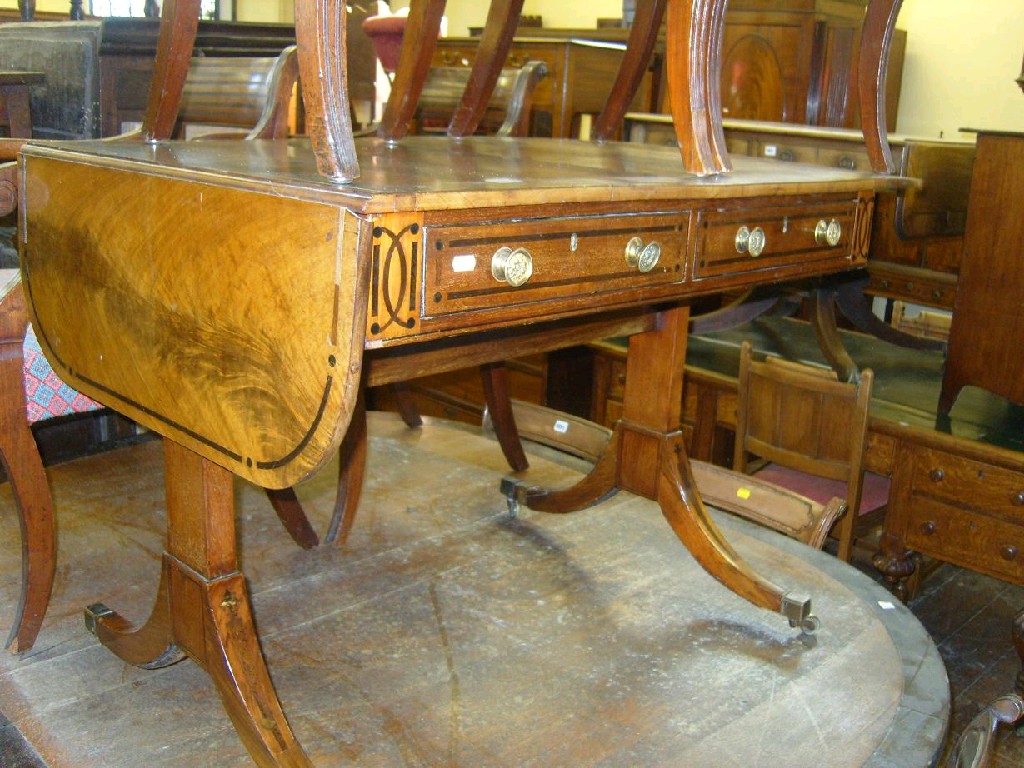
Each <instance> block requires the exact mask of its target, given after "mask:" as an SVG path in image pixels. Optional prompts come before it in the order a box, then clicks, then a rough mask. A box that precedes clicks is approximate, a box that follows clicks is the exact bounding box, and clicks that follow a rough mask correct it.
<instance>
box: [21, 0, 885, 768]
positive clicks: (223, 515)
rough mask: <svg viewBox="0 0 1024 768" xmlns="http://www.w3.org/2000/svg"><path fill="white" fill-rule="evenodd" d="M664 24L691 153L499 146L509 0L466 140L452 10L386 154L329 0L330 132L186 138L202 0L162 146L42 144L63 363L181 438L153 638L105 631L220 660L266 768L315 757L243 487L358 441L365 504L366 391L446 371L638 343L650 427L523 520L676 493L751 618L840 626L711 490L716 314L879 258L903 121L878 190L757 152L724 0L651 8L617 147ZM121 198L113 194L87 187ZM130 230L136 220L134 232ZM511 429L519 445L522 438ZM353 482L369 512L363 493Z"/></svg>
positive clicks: (641, 398)
mask: <svg viewBox="0 0 1024 768" xmlns="http://www.w3.org/2000/svg"><path fill="white" fill-rule="evenodd" d="M666 5H667V14H668V29H669V30H670V33H669V35H668V39H667V46H666V58H667V76H668V82H669V86H670V87H672V88H673V89H674V92H675V93H677V94H678V97H677V98H674V99H673V110H674V117H675V128H676V131H677V135H678V137H679V139H680V145H681V147H682V148H683V149H682V151H681V152H680V151H678V150H675V149H671V148H654V147H637V146H632V145H627V144H616V143H604V144H598V143H586V142H552V141H550V140H546V139H509V138H497V137H479V138H478V137H472V136H471V135H470V134H471V133H472V129H473V128H474V127H475V124H476V122H477V121H478V119H479V115H480V113H481V112H482V110H483V108H484V107H485V106H486V104H487V101H488V98H489V91H490V89H491V87H493V84H494V82H495V81H496V79H497V77H498V75H499V73H500V70H501V66H502V64H503V63H504V61H505V59H506V56H507V54H508V50H509V47H510V45H511V42H512V30H513V29H514V21H515V18H516V17H517V16H518V14H519V11H520V10H521V3H519V2H516V1H515V0H505V1H503V2H502V1H498V2H495V3H493V4H492V7H491V10H490V13H489V15H488V24H487V28H486V29H485V31H484V35H483V42H482V45H481V50H480V52H479V53H478V55H477V58H476V61H475V65H474V67H475V71H474V75H473V77H472V78H471V79H470V81H469V83H470V84H469V86H468V87H467V90H466V92H465V94H464V97H463V102H462V104H461V109H460V110H459V112H458V115H457V118H456V119H455V120H453V123H452V126H451V127H450V128H449V135H450V136H451V138H447V139H438V138H434V137H415V136H414V137H403V133H404V131H405V128H406V127H407V126H408V124H409V119H410V117H411V115H412V113H413V111H414V109H415V106H416V101H417V97H418V95H419V93H420V91H421V89H422V87H423V83H424V81H425V79H426V73H427V71H428V69H429V66H428V64H429V62H430V60H431V58H432V56H433V53H434V46H435V44H436V40H437V34H436V31H437V28H438V25H439V24H440V19H441V15H442V13H443V9H444V2H441V1H438V0H430V1H427V2H422V3H417V4H414V6H413V9H412V13H411V15H410V21H409V26H408V27H407V30H406V36H407V45H406V46H405V47H404V48H403V52H402V56H401V58H400V61H399V65H398V69H397V71H396V75H395V89H396V91H397V93H399V94H400V97H399V98H396V99H393V100H391V101H389V104H388V110H387V111H386V112H385V115H384V119H383V121H382V124H381V127H380V129H379V131H378V136H377V137H368V138H365V139H360V140H358V141H355V140H353V135H352V126H351V113H350V110H349V108H348V107H349V104H348V99H347V94H346V92H345V89H344V71H345V70H344V60H345V48H344V39H345V38H344V29H345V25H344V23H343V18H342V17H341V15H340V14H343V13H344V9H343V7H339V6H338V5H337V4H323V5H321V4H320V3H318V2H315V1H313V2H308V3H306V2H300V3H299V5H298V7H297V9H296V19H297V25H296V33H297V38H298V56H299V66H300V71H301V82H302V87H303V93H304V100H305V106H306V114H307V123H306V124H307V126H308V128H309V131H310V139H309V141H308V142H305V141H294V140H288V141H283V140H272V141H265V142H177V141H171V140H170V138H169V137H170V136H171V135H172V132H173V128H174V124H175V122H176V118H177V111H178V100H179V98H180V95H181V91H182V86H183V81H184V70H185V68H184V67H182V66H180V63H181V61H180V58H179V57H181V56H182V55H183V53H182V52H183V51H188V50H190V48H191V44H192V41H193V39H194V36H195V30H196V26H197V24H196V17H197V15H198V14H197V10H198V8H197V6H198V3H194V2H181V3H177V4H175V7H174V11H175V13H174V14H173V16H172V15H168V17H165V18H164V19H163V20H162V25H161V37H160V40H159V45H158V55H157V58H156V62H157V71H156V75H155V77H154V87H153V88H152V90H151V92H150V93H151V97H150V100H149V101H148V102H147V108H146V111H145V116H144V120H143V128H142V138H144V139H145V140H146V141H90V142H74V143H67V144H64V145H49V146H44V145H33V144H28V145H26V146H24V147H23V148H22V154H21V171H22V176H23V181H24V184H23V186H22V190H23V191H22V199H21V201H20V204H21V206H22V207H23V208H22V215H23V217H24V221H25V229H24V235H23V237H24V243H25V246H24V249H23V254H22V255H23V258H24V266H23V273H24V276H25V280H26V282H25V286H26V291H27V295H28V297H29V299H30V303H31V306H32V313H33V323H34V325H35V327H36V329H37V333H38V336H39V338H40V341H41V343H42V345H43V347H44V349H45V351H46V353H47V356H48V357H49V359H50V360H51V362H53V364H54V367H55V369H56V370H57V371H58V372H59V373H60V375H61V376H62V377H66V378H68V379H69V381H70V382H71V383H72V384H74V385H75V386H76V387H80V388H81V389H82V390H83V391H84V392H86V393H87V394H90V395H95V396H97V397H99V398H101V400H103V401H104V402H106V403H109V404H110V405H112V406H113V407H116V408H117V409H118V410H123V411H124V412H125V413H126V414H127V415H129V416H130V417H132V418H134V419H137V420H139V421H140V422H141V423H143V424H145V425H146V426H147V427H149V428H151V429H154V430H155V431H157V432H159V433H160V434H162V435H164V437H165V438H166V439H165V444H166V448H165V462H166V483H167V488H168V510H167V513H168V529H167V530H168V538H167V543H166V550H165V553H164V557H163V568H162V575H161V586H160V588H159V592H158V597H157V600H156V603H155V605H154V608H153V613H152V614H151V617H150V619H149V620H148V621H147V622H146V623H145V624H144V625H142V626H141V627H138V628H136V627H133V626H132V625H131V624H130V623H129V622H128V621H127V620H126V619H125V618H124V617H122V616H121V615H119V614H117V613H116V612H114V611H111V610H110V609H108V608H106V607H105V606H103V605H102V604H96V605H93V606H91V607H90V608H89V610H88V613H87V621H88V623H89V626H90V628H91V629H92V630H93V631H94V632H95V633H96V635H97V637H98V638H99V639H100V640H101V642H103V644H104V645H106V646H107V647H108V648H110V649H111V650H112V651H114V652H115V653H116V654H117V655H119V656H120V657H121V658H123V659H125V660H127V661H130V662H132V663H136V664H139V665H143V666H147V667H153V666H161V665H164V664H167V663H171V662H173V661H175V660H178V659H180V658H181V657H182V656H183V655H187V656H188V657H190V658H191V659H193V660H194V661H195V662H197V663H198V664H199V665H200V666H201V667H202V668H203V669H205V670H206V671H207V672H208V673H209V674H210V677H211V680H212V682H213V683H214V685H215V686H216V688H217V690H218V692H219V694H220V695H221V698H222V701H223V703H224V705H225V708H226V709H227V711H228V713H229V715H230V716H231V719H232V721H233V723H234V725H235V727H236V729H237V731H238V733H239V736H240V738H241V739H242V741H243V743H244V744H245V745H246V748H247V749H248V750H249V752H250V754H251V755H252V757H253V758H254V759H255V760H256V761H257V762H258V763H260V764H265V765H306V764H309V759H308V757H307V756H306V754H305V753H304V751H303V749H302V747H301V746H300V745H299V743H298V741H297V740H296V739H295V737H294V734H293V733H292V730H291V727H290V726H289V723H288V720H287V718H286V715H285V712H284V709H283V708H282V706H281V703H280V701H279V700H278V697H277V694H276V692H275V689H274V686H273V683H272V682H271V679H270V676H269V674H268V671H267V668H266V663H265V660H264V658H263V655H262V653H261V651H260V647H259V639H258V636H257V633H256V630H255V627H254V625H253V622H252V612H251V606H250V600H249V593H248V587H247V584H246V578H245V575H244V574H243V572H242V571H241V569H240V565H239V561H238V552H237V543H236V539H235V535H234V506H233V504H234V497H233V493H232V484H233V480H234V478H235V477H240V478H243V479H246V480H249V481H251V482H254V483H257V484H258V485H261V486H264V487H276V488H283V487H287V486H291V485H292V484H294V483H296V482H298V481H300V480H302V479H304V478H306V477H308V476H309V475H311V474H313V473H314V472H316V471H317V470H318V469H319V468H321V467H322V466H323V465H324V464H325V462H326V461H327V460H328V459H329V458H330V457H331V456H332V455H333V454H334V453H335V452H336V451H337V450H338V449H339V447H340V448H341V449H342V451H343V453H342V462H341V463H342V466H343V471H347V472H348V475H347V477H348V479H349V480H350V481H353V482H352V486H358V484H359V480H361V478H362V475H363V472H364V470H365V469H367V468H366V467H364V466H363V464H364V462H365V456H366V453H365V435H366V431H365V430H366V420H365V411H364V409H363V405H362V402H363V401H362V392H363V388H364V387H365V386H368V385H374V384H384V383H390V382H394V381H402V380H405V379H408V378H409V377H410V376H413V375H416V374H417V373H420V372H432V371H443V370H446V369H451V368H454V367H464V366H466V365H479V364H493V363H494V362H496V361H500V360H502V359H504V358H506V357H510V356H513V355H514V354H518V353H522V352H543V351H546V350H549V349H556V348H559V347H562V346H569V345H572V344H578V343H581V342H584V341H589V340H593V339H599V338H605V337H608V336H615V335H626V336H630V337H631V338H630V342H629V344H630V355H629V359H628V362H627V366H628V368H629V371H628V376H627V386H626V391H625V396H624V405H623V419H622V420H621V421H620V422H619V423H618V424H617V425H616V427H615V429H614V430H613V434H612V437H611V442H610V445H609V448H608V449H607V450H606V451H605V452H604V454H603V455H602V457H601V459H600V460H599V461H598V463H597V464H596V466H595V467H594V469H593V471H592V472H591V473H590V474H589V475H587V476H586V477H585V478H584V479H583V480H581V481H580V482H579V483H578V484H576V485H575V486H573V487H571V488H568V489H563V490H557V491H552V490H545V489H540V488H533V487H529V486H525V485H523V484H520V483H511V484H509V485H508V487H507V493H508V498H509V501H510V503H514V504H518V505H522V504H526V505H529V506H530V507H532V508H534V509H537V510H540V511H552V512H568V511H571V510H575V509H579V508H582V507H584V506H587V505H589V504H590V503H592V502H595V501H597V500H598V499H600V498H602V497H603V496H605V495H606V494H607V493H609V492H611V491H613V490H615V489H623V490H627V491H630V492H632V493H634V494H637V495H640V496H643V497H645V498H648V499H651V500H653V501H655V502H657V504H658V506H659V507H660V509H661V511H662V513H663V514H664V516H665V517H666V518H667V520H668V522H669V523H670V525H671V527H672V530H673V531H674V533H675V534H676V535H677V537H678V538H679V539H680V540H681V541H682V543H683V544H684V545H685V546H686V547H687V549H688V550H689V551H690V552H691V553H692V554H693V556H694V557H695V559H696V560H697V561H698V562H699V563H700V564H701V565H702V566H703V567H704V568H705V569H706V570H708V571H709V572H710V573H712V574H713V575H714V576H715V577H716V578H718V579H719V580H720V581H721V582H722V583H723V584H724V585H725V586H727V587H728V588H729V589H731V590H732V591H734V592H736V593H737V599H741V598H742V599H746V600H747V601H749V602H750V603H752V604H753V605H756V606H758V607H761V608H766V609H769V610H771V611H774V612H778V613H781V614H782V615H783V616H784V618H785V619H786V620H787V621H788V622H789V624H790V626H791V627H800V628H805V629H813V627H814V625H815V622H814V620H813V616H812V614H811V604H810V599H809V598H808V597H807V596H805V595H801V594H794V593H792V592H790V591H789V590H787V589H785V588H783V587H781V586H779V585H777V584H775V583H773V582H772V581H771V580H769V579H766V578H765V577H764V576H763V575H761V574H759V573H758V572H757V571H756V570H755V569H754V568H752V567H751V566H750V565H749V564H748V563H746V562H745V561H744V560H743V558H741V557H740V556H739V555H738V554H737V553H736V551H735V550H734V549H733V548H732V547H731V545H730V544H729V542H728V541H727V540H726V539H725V537H723V536H722V534H721V532H720V531H719V530H718V529H717V527H716V525H715V524H714V522H713V520H712V519H711V518H710V517H709V515H708V514H707V510H706V509H705V508H704V506H703V503H702V501H701V499H700V494H699V491H698V490H697V489H696V487H695V485H694V482H693V478H692V475H691V473H690V469H689V462H688V459H687V457H686V452H685V447H684V443H683V437H682V433H681V430H680V415H681V414H680V403H681V398H682V383H683V375H682V371H683V365H684V362H685V355H686V337H687V328H688V320H689V303H690V302H691V301H692V299H693V298H694V297H696V296H700V295H706V294H712V293H716V292H719V291H722V290H725V289H733V288H742V287H746V286H752V285H757V284H760V283H763V282H770V281H776V280H784V279H791V278H797V277H805V276H812V275H820V274H826V273H830V272H836V271H843V270H848V269H851V268H853V267H855V266H857V265H860V264H862V263H863V262H864V259H865V250H866V245H867V242H868V240H869V237H870V229H871V217H870V215H869V214H870V210H871V206H872V204H873V201H874V199H875V197H876V195H878V194H880V193H888V192H892V191H894V190H895V189H896V188H898V187H899V186H900V185H901V184H902V183H903V182H901V181H900V180H899V179H898V177H895V176H893V175H891V173H890V172H891V170H892V163H891V158H890V157H888V156H887V148H886V146H885V142H884V133H885V128H884V122H883V121H879V120H877V119H874V120H871V121H867V120H865V125H866V131H865V132H866V136H867V141H868V147H869V155H870V157H871V164H872V171H871V172H856V171H846V170H842V169H840V170H834V169H826V168H821V167H819V166H792V167H782V166H780V165H778V164H774V163H764V162H761V161H757V160H751V159H744V158H736V159H734V160H733V161H730V158H729V157H728V152H727V149H726V147H725V144H724V136H723V134H722V131H721V125H720V117H719V109H718V106H719V93H718V85H717V77H716V73H717V66H718V63H719V51H718V48H717V44H718V41H719V40H720V39H721V34H720V33H721V23H722V18H723V12H724V2H716V3H710V4H692V3H688V2H685V0H670V2H668V3H664V4H663V3H660V2H652V3H649V4H646V5H645V6H643V7H642V8H641V9H638V20H637V22H636V24H635V26H634V30H633V32H632V33H631V39H630V46H629V49H628V50H627V53H626V55H625V56H624V57H623V60H622V62H623V63H622V66H621V67H620V69H619V71H618V73H617V76H616V79H615V82H614V83H613V86H612V94H613V98H612V99H610V101H609V102H608V104H607V105H606V107H605V110H604V111H603V113H602V114H601V115H599V117H598V120H597V122H596V125H597V127H598V132H599V133H601V132H602V131H603V127H604V126H606V125H607V126H611V125H615V124H617V123H618V122H619V120H621V116H622V115H623V114H624V112H625V111H626V109H627V108H628V105H629V103H630V101H631V99H632V96H633V94H634V92H635V90H636V88H637V87H638V85H639V83H640V82H641V80H642V78H643V73H644V72H645V71H646V68H647V65H648V61H649V59H650V55H651V53H652V51H653V49H654V45H655V42H656V32H657V29H658V28H659V26H660V23H661V16H662V14H663V13H665V12H666ZM896 6H897V3H895V2H888V1H887V0H878V1H877V2H874V3H872V4H871V6H870V7H869V9H868V14H867V19H866V22H865V25H864V32H863V38H862V43H863V44H862V46H861V52H860V56H859V61H860V65H861V66H860V69H859V91H860V95H861V98H862V105H861V112H862V114H871V115H874V116H876V117H877V116H878V115H881V114H883V112H884V108H883V104H884V97H883V94H882V92H881V89H880V87H879V85H880V83H882V82H884V71H885V61H886V58H887V56H886V54H887V51H888V46H889V43H890V41H891V39H892V31H893V22H894V19H895V8H896ZM640 11H642V13H641V12H640ZM176 61H177V65H176V64H175V62H176ZM708 104H710V105H711V106H712V108H711V109H708V108H706V107H707V105H708ZM94 189H102V190H103V194H102V195H91V196H90V195H86V194H84V192H85V190H94ZM780 217H785V218H788V219H792V220H794V221H795V220H800V221H809V222H811V223H812V224H813V223H814V222H817V221H826V222H835V224H834V226H833V228H832V229H833V231H834V234H835V237H832V238H830V239H829V240H830V242H817V241H816V240H815V238H814V237H813V235H812V234H809V233H808V231H805V228H803V227H801V228H796V227H794V228H791V229H788V230H787V231H785V232H784V233H783V235H784V236H783V237H782V238H780V240H779V241H778V242H779V244H780V246H781V249H780V251H779V252H778V253H773V254H772V255H771V257H770V258H767V259H762V260H760V261H758V260H757V259H756V258H755V256H756V254H754V253H752V251H753V250H755V248H753V247H750V248H749V250H750V251H751V253H750V255H749V256H748V257H747V258H743V259H736V257H735V256H734V253H735V248H734V242H735V241H736V239H737V236H738V235H740V236H742V235H743V234H744V233H746V235H747V237H748V239H747V242H748V244H753V243H756V242H757V232H758V231H759V230H760V229H761V227H762V225H764V226H774V224H772V223H771V222H774V221H775V220H776V219H779V218H780ZM123 221H130V222H131V223H132V226H131V227H118V226H111V225H112V224H116V223H118V222H123ZM183 222H184V223H187V228H188V237H187V238H183V237H181V236H180V234H179V233H180V232H181V229H182V223H183ZM813 229H814V227H813V226H812V227H811V230H813ZM196 243H202V244H203V245H202V247H200V248H197V247H196V245H195V244H196ZM282 244H287V246H288V249H287V256H288V258H282V247H281V246H282ZM70 296H74V302H70V301H69V297H70ZM72 304H73V306H74V310H73V311H70V312H69V311H68V309H69V307H70V306H72ZM494 401H495V402H496V403H497V402H499V401H501V398H500V397H498V396H496V397H495V398H494ZM492 415H493V416H494V417H495V419H496V420H497V431H498V434H499V439H501V440H502V442H503V444H506V446H505V447H506V448H507V443H508V441H509V439H510V437H511V436H514V429H511V427H512V425H511V424H509V423H508V421H509V420H508V419H506V418H505V416H504V415H501V414H500V413H499V412H498V411H497V409H496V410H495V411H492ZM348 493H349V495H348V500H349V502H350V503H351V504H353V505H354V503H355V501H356V500H357V499H358V488H357V487H353V488H351V489H350V490H349V491H348ZM766 620H769V617H768V616H767V615H766Z"/></svg>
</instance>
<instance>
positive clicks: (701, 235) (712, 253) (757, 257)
mask: <svg viewBox="0 0 1024 768" xmlns="http://www.w3.org/2000/svg"><path fill="white" fill-rule="evenodd" d="M856 218H857V203H856V201H854V200H838V201H835V202H831V203H823V202H816V203H814V204H810V205H807V206H806V207H802V208H801V207H799V206H795V205H789V206H786V207H771V208H753V207H749V206H748V207H744V208H736V209H716V210H709V211H704V212H702V213H701V214H700V216H699V217H698V224H697V230H698V236H697V238H696V253H695V254H694V261H693V276H694V279H696V280H700V279H703V278H709V277H716V276H724V275H736V274H743V273H749V272H759V271H762V270H769V269H770V270H776V271H777V270H780V269H785V268H786V267H790V266H792V267H797V268H807V267H811V269H809V270H807V271H811V270H813V265H814V264H815V263H819V264H820V263H822V262H835V261H841V260H849V259H851V257H853V256H856V257H857V259H858V260H862V259H863V253H862V249H861V248H860V247H855V244H854V239H855V238H854V228H855V223H856ZM833 222H834V223H835V225H838V227H839V236H838V240H837V241H835V244H834V245H829V244H828V243H827V242H821V243H819V242H818V241H817V239H816V236H815V230H816V228H818V227H819V226H820V225H821V224H822V223H824V225H825V226H826V227H827V226H828V225H829V224H830V223H833ZM758 231H759V232H761V233H762V235H763V242H764V245H763V250H761V251H760V252H756V251H755V247H754V246H753V240H750V241H748V244H747V245H746V246H743V245H742V244H741V242H740V235H741V233H743V232H745V233H748V235H754V234H756V232H758ZM799 271H800V270H799V269H795V270H794V272H797V273H798V272H799ZM786 276H787V275H786V274H784V273H780V274H779V275H778V279H782V278H784V277H786Z"/></svg>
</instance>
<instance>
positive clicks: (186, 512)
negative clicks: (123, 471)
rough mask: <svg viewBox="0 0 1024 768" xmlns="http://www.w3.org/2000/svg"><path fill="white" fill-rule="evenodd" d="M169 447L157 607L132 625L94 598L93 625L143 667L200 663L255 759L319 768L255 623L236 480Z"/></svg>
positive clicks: (103, 639)
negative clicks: (241, 554) (238, 536)
mask: <svg viewBox="0 0 1024 768" xmlns="http://www.w3.org/2000/svg"><path fill="white" fill-rule="evenodd" d="M164 450H165V466H166V478H165V484H166V489H167V548H166V551H165V552H164V558H163V570H162V573H161V578H160V587H159V590H158V592H157V598H156V602H155V604H154V606H153V611H152V613H151V614H150V616H149V619H148V620H147V621H146V622H145V623H144V624H142V625H141V626H139V627H135V626H134V625H132V624H131V623H130V622H129V621H127V620H126V619H124V618H123V617H122V616H120V615H119V614H117V613H115V612H114V611H111V610H110V609H109V608H107V607H106V606H104V605H102V604H96V605H93V606H90V607H89V608H88V609H87V610H86V615H85V618H86V626H87V627H88V628H89V629H90V630H91V631H92V632H94V633H95V635H96V637H97V638H99V640H100V642H102V643H103V644H104V645H105V646H107V647H108V648H109V649H110V650H111V651H113V652H114V653H115V654H116V655H117V656H119V657H120V658H122V659H124V660H125V661H127V662H129V663H131V664H135V665H137V666H142V667H145V668H156V667H162V666H167V665H168V664H173V663H175V662H176V661H179V660H181V659H182V658H184V656H185V655H188V656H189V657H190V658H191V659H193V660H194V661H195V662H196V663H197V664H199V666H200V667H202V668H203V669H204V670H205V671H206V672H207V673H208V674H209V675H210V678H211V679H212V680H213V682H214V685H215V686H216V687H217V691H218V693H219V694H220V696H221V700H222V701H223V703H224V708H225V709H226V710H227V713H228V715H229V716H230V717H231V721H232V723H234V726H235V729H236V730H237V731H238V735H239V737H240V738H241V740H242V742H243V743H244V744H245V746H246V748H247V749H248V750H249V754H250V756H251V757H252V758H253V760H254V761H255V762H256V764H257V765H260V766H308V765H312V764H311V763H310V762H309V759H308V758H307V757H306V755H305V753H304V752H303V751H302V747H300V746H299V744H298V742H297V741H296V740H295V737H294V735H293V734H292V731H291V728H290V726H289V725H288V721H287V719H286V718H285V716H284V712H283V710H282V709H281V704H280V702H279V701H278V698H277V694H276V693H275V691H274V686H273V684H272V683H271V680H270V675H269V674H268V672H267V667H266V662H265V661H264V659H263V654H262V651H261V650H260V645H259V639H258V638H257V636H256V629H255V627H254V625H253V621H252V608H251V605H250V602H249V592H248V588H247V586H246V583H245V577H244V576H243V575H242V573H241V571H240V570H239V569H238V554H237V546H236V543H235V505H234V477H233V475H232V474H231V473H230V472H228V470H226V469H223V468H222V467H219V466H217V465H215V464H213V463H212V462H210V461H208V460H207V459H203V458H201V457H200V456H199V455H197V454H195V453H193V452H192V451H190V450H188V449H187V448H183V447H182V446H180V445H178V444H177V443H174V442H172V441H170V440H165V441H164Z"/></svg>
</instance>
